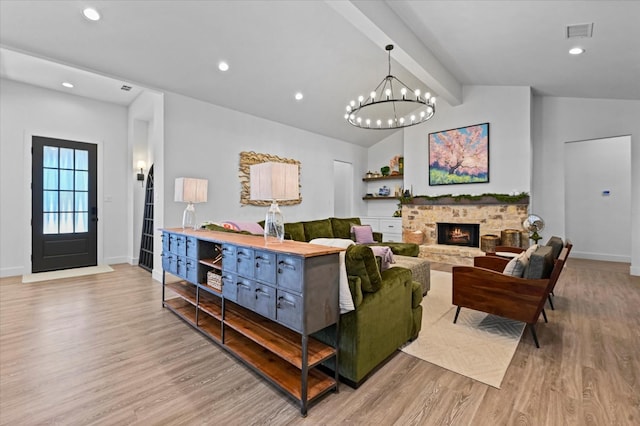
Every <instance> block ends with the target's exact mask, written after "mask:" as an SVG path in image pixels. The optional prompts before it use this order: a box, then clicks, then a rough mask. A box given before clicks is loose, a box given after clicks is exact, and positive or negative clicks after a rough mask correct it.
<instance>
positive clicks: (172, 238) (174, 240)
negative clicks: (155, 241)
mask: <svg viewBox="0 0 640 426" xmlns="http://www.w3.org/2000/svg"><path fill="white" fill-rule="evenodd" d="M169 251H170V252H171V253H173V254H178V236H177V235H176V234H169Z"/></svg>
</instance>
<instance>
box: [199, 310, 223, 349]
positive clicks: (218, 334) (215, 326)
mask: <svg viewBox="0 0 640 426" xmlns="http://www.w3.org/2000/svg"><path fill="white" fill-rule="evenodd" d="M198 328H199V329H200V330H201V331H203V332H204V333H206V334H207V335H209V336H210V337H212V338H213V339H215V340H216V341H217V342H218V343H221V342H222V329H221V322H220V320H218V319H216V318H214V317H212V316H210V315H207V314H206V313H204V312H202V308H201V309H200V314H199V315H198Z"/></svg>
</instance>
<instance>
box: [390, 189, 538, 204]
mask: <svg viewBox="0 0 640 426" xmlns="http://www.w3.org/2000/svg"><path fill="white" fill-rule="evenodd" d="M399 200H400V203H402V204H416V205H446V204H529V194H528V193H526V192H521V193H513V192H512V193H510V194H493V193H487V194H480V195H476V194H443V195H433V196H429V195H416V196H409V197H407V196H406V195H405V196H403V197H401V198H400V199H399Z"/></svg>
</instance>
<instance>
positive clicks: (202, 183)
mask: <svg viewBox="0 0 640 426" xmlns="http://www.w3.org/2000/svg"><path fill="white" fill-rule="evenodd" d="M208 184H209V181H208V180H207V179H195V178H185V177H180V178H176V187H175V199H174V200H175V201H176V202H179V203H187V208H185V209H184V213H183V215H182V229H197V228H198V225H197V222H196V207H195V206H194V204H197V203H206V202H207V187H208Z"/></svg>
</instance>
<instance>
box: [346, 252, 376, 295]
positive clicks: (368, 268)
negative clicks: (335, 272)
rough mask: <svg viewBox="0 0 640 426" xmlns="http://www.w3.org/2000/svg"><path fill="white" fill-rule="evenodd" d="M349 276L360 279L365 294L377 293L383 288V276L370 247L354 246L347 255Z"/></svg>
mask: <svg viewBox="0 0 640 426" xmlns="http://www.w3.org/2000/svg"><path fill="white" fill-rule="evenodd" d="M345 263H346V267H347V275H348V276H352V275H355V276H357V277H360V286H361V288H362V291H363V292H365V293H375V292H376V291H378V290H379V289H380V287H381V286H382V276H381V275H380V270H379V269H378V264H377V263H376V258H375V256H374V255H373V251H371V248H370V247H368V246H363V245H358V244H355V245H352V246H351V247H349V248H348V249H347V252H346V254H345Z"/></svg>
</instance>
